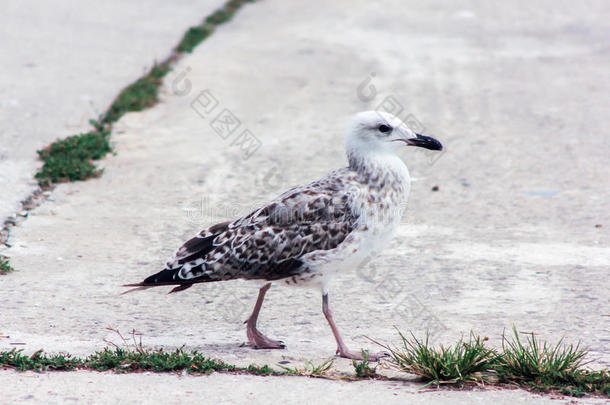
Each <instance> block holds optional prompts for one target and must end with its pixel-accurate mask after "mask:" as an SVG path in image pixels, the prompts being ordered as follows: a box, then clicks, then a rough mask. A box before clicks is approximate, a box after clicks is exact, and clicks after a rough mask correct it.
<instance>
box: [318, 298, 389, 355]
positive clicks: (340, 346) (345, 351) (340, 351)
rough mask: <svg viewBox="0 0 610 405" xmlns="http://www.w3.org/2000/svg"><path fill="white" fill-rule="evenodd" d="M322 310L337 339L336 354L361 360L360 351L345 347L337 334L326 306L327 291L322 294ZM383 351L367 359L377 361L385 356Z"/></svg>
mask: <svg viewBox="0 0 610 405" xmlns="http://www.w3.org/2000/svg"><path fill="white" fill-rule="evenodd" d="M322 312H323V313H324V316H325V317H326V320H327V321H328V324H329V325H330V329H331V330H332V331H333V335H335V340H336V341H337V354H338V355H339V356H340V357H345V358H346V359H353V360H362V352H353V351H351V350H349V349H348V348H347V346H346V345H345V343H343V339H341V335H340V334H339V329H338V328H337V325H335V321H334V319H333V313H332V311H331V310H330V308H329V307H328V293H327V292H324V293H323V295H322ZM385 355H386V354H385V353H383V352H382V353H377V354H373V353H371V354H369V360H371V361H377V360H379V359H380V358H381V357H383V356H385Z"/></svg>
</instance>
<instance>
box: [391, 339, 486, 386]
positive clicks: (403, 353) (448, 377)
mask: <svg viewBox="0 0 610 405" xmlns="http://www.w3.org/2000/svg"><path fill="white" fill-rule="evenodd" d="M399 335H400V338H401V340H402V347H401V348H392V347H390V346H384V347H385V348H386V349H387V350H388V351H389V352H390V355H391V360H390V362H391V364H392V365H393V366H394V367H396V368H397V369H399V370H402V371H405V372H407V373H410V374H415V375H418V376H420V377H422V378H423V379H424V380H426V381H428V382H429V384H435V385H437V386H438V385H439V384H447V383H453V384H459V383H466V382H479V381H486V380H487V377H488V375H487V373H488V371H489V370H490V369H491V368H492V366H493V363H494V361H495V358H496V356H497V355H496V352H495V351H494V350H492V349H488V348H487V347H485V345H484V344H483V339H481V338H480V337H478V336H474V335H472V334H471V336H470V339H469V340H468V341H467V342H465V341H463V340H461V339H460V341H459V342H457V343H456V344H455V345H454V346H453V347H448V348H445V347H443V346H440V347H438V348H436V347H432V346H430V345H429V343H428V336H426V339H425V340H424V341H421V340H418V339H417V338H415V336H413V335H411V336H412V339H407V338H406V337H405V336H404V335H403V334H402V333H400V332H399Z"/></svg>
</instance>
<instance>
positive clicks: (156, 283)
mask: <svg viewBox="0 0 610 405" xmlns="http://www.w3.org/2000/svg"><path fill="white" fill-rule="evenodd" d="M178 271H179V269H175V270H170V269H163V270H161V271H160V272H158V273H156V274H153V275H152V276H149V277H146V278H145V279H144V281H142V282H140V283H134V284H123V285H122V286H121V287H136V288H132V289H131V290H127V291H125V292H124V293H122V294H121V295H124V294H127V293H130V292H133V291H139V290H147V289H149V288H152V287H161V286H164V285H175V286H176V287H174V289H173V290H171V291H170V292H169V294H171V293H175V292H178V291H183V290H186V289H187V288H190V287H192V285H193V284H195V283H204V282H206V281H215V280H212V279H210V278H209V277H207V276H206V277H197V278H194V279H192V280H188V281H185V280H179V279H178V278H177V277H176V276H177V274H178Z"/></svg>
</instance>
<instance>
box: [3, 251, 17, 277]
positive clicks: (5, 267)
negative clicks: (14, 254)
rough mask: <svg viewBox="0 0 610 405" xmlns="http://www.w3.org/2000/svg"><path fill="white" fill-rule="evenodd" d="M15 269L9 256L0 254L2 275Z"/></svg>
mask: <svg viewBox="0 0 610 405" xmlns="http://www.w3.org/2000/svg"><path fill="white" fill-rule="evenodd" d="M14 270H15V269H13V267H11V264H10V262H9V260H8V257H6V256H2V255H0V275H1V274H8V273H10V272H11V271H14Z"/></svg>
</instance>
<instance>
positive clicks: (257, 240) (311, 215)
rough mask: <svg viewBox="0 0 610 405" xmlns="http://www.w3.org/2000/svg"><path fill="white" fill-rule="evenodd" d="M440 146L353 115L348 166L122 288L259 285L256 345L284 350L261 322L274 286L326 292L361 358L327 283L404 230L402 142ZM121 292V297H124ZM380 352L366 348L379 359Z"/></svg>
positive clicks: (348, 354)
mask: <svg viewBox="0 0 610 405" xmlns="http://www.w3.org/2000/svg"><path fill="white" fill-rule="evenodd" d="M404 145H410V146H417V147H422V148H426V149H430V150H437V151H440V150H442V145H441V143H440V142H439V141H437V140H436V139H434V138H432V137H429V136H424V135H421V134H417V133H415V132H413V131H412V130H411V129H410V128H409V127H408V126H407V125H405V123H404V122H402V121H401V120H400V119H399V118H397V117H395V116H394V115H392V114H389V113H386V112H382V111H365V112H361V113H358V114H356V115H355V116H354V118H353V119H352V121H351V123H350V125H349V126H348V130H347V133H346V136H345V149H346V153H347V160H348V166H347V167H344V168H341V169H338V170H335V171H332V172H330V173H329V174H327V175H326V176H325V177H323V178H321V179H319V180H317V181H314V182H311V183H309V184H306V185H302V186H298V187H294V188H292V189H290V190H288V191H286V192H284V193H283V194H281V195H280V196H278V197H277V198H275V199H274V200H273V201H271V202H270V203H269V204H268V205H265V206H264V207H261V208H259V209H257V210H256V211H254V212H251V213H250V214H248V215H246V216H244V217H242V218H239V219H236V220H234V221H227V222H222V223H219V224H216V225H213V226H211V227H209V228H207V229H204V230H202V231H201V232H199V233H198V234H197V235H196V236H195V237H194V238H192V239H190V240H188V241H187V242H185V243H184V244H183V245H182V246H181V247H180V248H179V249H178V250H177V251H176V253H175V254H174V256H173V257H172V258H170V260H169V261H168V262H167V263H166V265H165V268H164V269H163V270H161V271H160V272H158V273H156V274H153V275H151V276H150V277H147V278H146V279H145V280H144V281H142V282H140V283H135V284H126V285H124V287H135V288H133V289H130V290H128V291H126V292H125V293H128V292H132V291H136V290H143V289H148V288H152V287H157V286H170V285H171V286H175V287H174V288H173V289H172V290H171V291H170V293H175V292H178V291H183V290H186V289H187V288H190V287H192V286H193V284H197V283H208V282H215V281H226V280H234V279H246V280H254V281H257V282H258V283H259V285H262V287H260V290H259V292H258V299H257V300H256V303H255V305H254V309H253V311H252V314H251V315H250V317H249V318H248V320H247V321H246V322H245V323H246V330H247V336H248V342H249V345H250V347H252V348H255V349H283V348H285V347H286V346H285V345H284V343H283V342H282V341H278V340H274V339H271V338H268V337H267V336H265V335H263V334H262V333H261V332H260V331H259V330H258V329H257V327H256V323H257V320H258V315H259V312H260V310H261V307H262V304H263V300H264V299H265V294H266V293H267V290H269V288H270V287H271V284H272V283H278V284H284V285H289V286H306V287H314V288H318V289H320V291H321V292H322V312H323V314H324V316H325V317H326V320H327V321H328V324H329V326H330V329H331V331H332V333H333V335H334V338H335V340H336V342H337V351H336V354H338V355H339V356H340V357H345V358H349V359H355V360H361V359H362V357H363V352H362V351H360V352H358V351H351V350H350V349H348V347H347V346H346V344H345V342H344V341H343V339H342V338H341V335H340V333H339V329H338V328H337V325H336V324H335V321H334V319H333V313H332V311H331V309H330V307H329V300H328V293H329V289H328V284H329V280H330V279H331V278H332V277H333V276H334V275H335V274H337V273H341V272H346V271H349V270H353V269H354V268H356V267H357V266H358V265H359V264H360V263H362V262H363V261H364V260H366V259H367V258H369V257H371V256H372V255H375V254H377V253H378V252H379V251H381V250H382V249H383V248H384V247H386V246H387V245H388V244H389V242H390V240H391V238H392V234H393V233H394V231H395V230H396V228H397V227H398V225H399V223H400V221H401V218H402V215H403V212H404V210H405V208H406V203H407V199H408V196H409V190H410V182H411V179H410V177H409V171H408V169H407V167H406V165H405V164H404V163H403V161H402V160H401V159H400V158H399V157H398V156H397V152H398V151H399V150H400V147H401V146H404ZM125 293H124V294H125ZM381 356H382V354H370V355H369V359H370V360H374V361H375V360H378V359H379V357H381Z"/></svg>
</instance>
